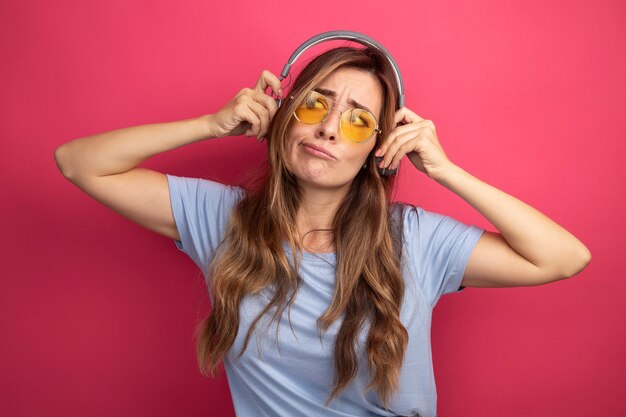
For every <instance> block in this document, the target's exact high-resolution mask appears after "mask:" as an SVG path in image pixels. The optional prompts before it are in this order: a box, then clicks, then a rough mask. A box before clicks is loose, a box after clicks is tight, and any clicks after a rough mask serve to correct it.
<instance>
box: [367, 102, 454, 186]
mask: <svg viewBox="0 0 626 417" xmlns="http://www.w3.org/2000/svg"><path fill="white" fill-rule="evenodd" d="M395 122H396V125H397V126H396V127H395V128H394V129H393V130H392V131H391V133H390V134H389V136H388V137H387V138H386V139H385V140H384V141H383V144H382V145H381V147H380V148H379V150H378V151H377V152H376V153H375V155H374V156H382V157H383V160H382V161H381V164H380V165H379V166H380V167H381V168H383V167H385V168H389V169H395V168H397V167H398V165H400V160H401V159H402V157H403V156H404V155H407V156H408V157H409V160H410V161H411V163H412V164H413V165H414V166H415V168H417V169H419V170H420V171H422V172H423V173H425V174H426V175H428V176H429V177H430V178H432V179H434V180H436V179H437V178H438V177H439V176H440V175H441V174H442V173H443V172H445V171H446V170H448V169H449V168H450V167H451V166H453V165H454V164H453V163H452V162H451V161H450V160H449V159H448V157H447V156H446V153H445V152H444V151H443V148H442V147H441V145H440V144H439V138H437V132H436V131H435V124H434V123H433V122H432V121H431V120H426V119H422V118H421V117H420V116H418V115H417V114H416V113H414V112H413V111H411V110H409V109H408V108H407V107H402V108H401V109H398V110H397V111H396V116H395ZM398 123H400V125H398Z"/></svg>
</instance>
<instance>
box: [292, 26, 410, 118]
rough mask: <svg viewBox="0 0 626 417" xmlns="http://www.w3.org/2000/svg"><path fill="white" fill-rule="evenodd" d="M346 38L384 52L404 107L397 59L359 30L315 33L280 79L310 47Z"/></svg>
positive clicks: (297, 51)
mask: <svg viewBox="0 0 626 417" xmlns="http://www.w3.org/2000/svg"><path fill="white" fill-rule="evenodd" d="M338 39H345V40H350V41H354V42H357V43H360V44H362V45H365V46H372V47H374V48H376V49H378V50H379V51H380V52H382V53H383V54H384V55H385V56H386V57H387V60H388V61H389V63H390V64H391V67H392V68H393V72H394V74H395V76H396V83H397V84H398V92H399V93H400V94H399V95H398V108H401V107H404V82H403V81H402V75H401V74H400V68H399V67H398V64H397V63H396V60H395V59H393V57H392V56H391V54H390V53H389V51H387V49H386V48H385V47H384V46H382V45H381V44H380V43H378V42H376V41H375V40H374V39H372V38H370V37H369V36H367V35H364V34H362V33H359V32H353V31H349V30H332V31H330V32H324V33H320V34H319V35H315V36H313V37H312V38H310V39H308V40H307V41H305V42H304V43H303V44H302V45H300V46H299V47H298V49H296V50H295V51H294V53H293V54H291V57H289V61H288V62H287V63H286V64H285V66H284V67H283V71H282V72H281V73H280V79H281V80H282V79H283V78H285V77H286V76H287V74H289V70H290V69H291V65H293V63H294V62H295V61H296V59H298V57H299V56H300V55H301V54H302V53H303V52H304V51H306V50H307V49H309V48H310V47H312V46H314V45H317V44H318V43H322V42H326V41H330V40H338Z"/></svg>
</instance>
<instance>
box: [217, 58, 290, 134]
mask: <svg viewBox="0 0 626 417" xmlns="http://www.w3.org/2000/svg"><path fill="white" fill-rule="evenodd" d="M267 87H271V88H272V91H273V92H274V93H276V94H277V95H278V96H279V97H280V96H281V95H282V90H281V85H280V80H279V79H278V77H276V76H275V75H274V74H272V73H271V72H270V71H268V70H263V72H262V73H261V76H260V77H259V80H258V81H257V83H256V85H255V86H254V88H252V89H251V88H247V87H246V88H243V89H242V90H241V91H240V92H239V93H237V95H236V96H235V97H233V98H232V99H231V100H230V101H229V102H228V103H226V105H225V106H224V107H222V108H221V109H220V110H219V111H218V112H217V113H215V114H213V115H211V119H212V126H211V130H212V131H211V137H214V138H220V137H224V136H239V135H241V134H243V133H245V135H246V136H252V135H254V136H256V137H257V139H261V138H262V137H264V136H265V135H266V134H267V130H268V128H269V124H270V121H271V120H272V118H273V117H274V114H276V110H278V105H277V104H276V101H275V100H274V98H272V97H270V96H268V95H267V94H265V90H266V89H267Z"/></svg>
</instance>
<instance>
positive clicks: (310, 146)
mask: <svg viewBox="0 0 626 417" xmlns="http://www.w3.org/2000/svg"><path fill="white" fill-rule="evenodd" d="M302 145H303V146H306V147H308V148H311V149H313V150H315V151H318V152H321V153H324V154H326V155H328V156H329V157H331V158H332V159H337V158H336V157H335V155H333V154H332V153H330V151H328V150H327V149H325V148H323V147H322V146H318V145H313V144H312V143H303V144H302Z"/></svg>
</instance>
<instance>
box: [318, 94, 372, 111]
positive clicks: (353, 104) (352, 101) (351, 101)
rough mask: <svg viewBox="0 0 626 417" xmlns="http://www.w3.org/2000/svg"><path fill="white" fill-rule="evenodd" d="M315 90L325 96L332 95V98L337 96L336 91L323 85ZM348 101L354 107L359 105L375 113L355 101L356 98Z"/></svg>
mask: <svg viewBox="0 0 626 417" xmlns="http://www.w3.org/2000/svg"><path fill="white" fill-rule="evenodd" d="M313 90H314V91H317V92H318V93H320V94H323V95H325V96H330V97H332V98H336V97H337V93H335V92H334V91H333V90H329V89H327V88H322V87H317V88H314V89H313ZM348 103H349V104H351V105H352V106H354V107H358V108H360V109H364V110H367V111H368V112H370V113H372V114H374V112H373V111H371V110H370V109H368V108H367V107H366V106H364V105H362V104H360V103H359V102H357V101H355V100H354V99H351V98H350V99H348Z"/></svg>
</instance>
